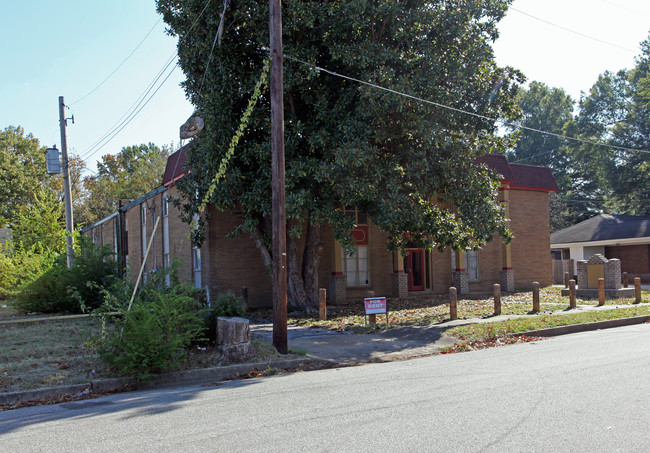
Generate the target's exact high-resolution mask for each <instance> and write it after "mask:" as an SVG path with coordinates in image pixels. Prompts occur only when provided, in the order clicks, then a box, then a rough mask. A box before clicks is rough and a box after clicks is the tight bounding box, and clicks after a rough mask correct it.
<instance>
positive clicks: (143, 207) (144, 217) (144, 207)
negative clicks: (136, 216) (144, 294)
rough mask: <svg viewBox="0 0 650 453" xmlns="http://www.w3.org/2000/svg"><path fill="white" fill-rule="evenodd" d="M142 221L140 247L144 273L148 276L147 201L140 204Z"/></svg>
mask: <svg viewBox="0 0 650 453" xmlns="http://www.w3.org/2000/svg"><path fill="white" fill-rule="evenodd" d="M140 223H141V231H142V234H141V236H142V237H141V241H140V243H141V245H140V248H141V249H142V262H144V263H145V264H144V266H143V273H142V275H144V276H145V277H146V275H147V264H146V262H145V259H144V256H145V254H146V253H147V204H146V203H142V204H141V205H140Z"/></svg>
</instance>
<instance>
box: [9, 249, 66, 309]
mask: <svg viewBox="0 0 650 453" xmlns="http://www.w3.org/2000/svg"><path fill="white" fill-rule="evenodd" d="M55 256H56V254H55V253H54V252H52V251H51V250H49V249H45V250H43V249H41V248H40V245H39V244H34V245H32V246H31V247H29V248H24V247H22V248H19V249H14V247H13V246H12V244H11V243H5V244H0V299H13V298H14V297H15V296H16V295H17V294H18V293H19V292H20V290H21V288H23V287H24V286H25V285H28V284H29V283H31V282H33V281H34V280H36V279H37V278H38V277H39V276H40V275H42V274H43V273H44V272H46V271H47V270H48V269H49V268H50V267H52V265H53V264H54V258H55ZM28 311H29V310H28Z"/></svg>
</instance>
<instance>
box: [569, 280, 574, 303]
mask: <svg viewBox="0 0 650 453" xmlns="http://www.w3.org/2000/svg"><path fill="white" fill-rule="evenodd" d="M569 308H576V281H575V280H573V279H571V280H569Z"/></svg>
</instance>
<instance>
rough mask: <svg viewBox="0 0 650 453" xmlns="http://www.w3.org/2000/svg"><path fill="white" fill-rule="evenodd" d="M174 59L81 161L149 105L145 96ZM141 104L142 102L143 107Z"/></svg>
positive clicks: (171, 57) (84, 153) (83, 155)
mask: <svg viewBox="0 0 650 453" xmlns="http://www.w3.org/2000/svg"><path fill="white" fill-rule="evenodd" d="M175 57H176V53H173V54H172V55H171V56H170V57H169V59H168V60H167V63H166V64H165V66H163V68H162V69H161V70H160V71H159V72H158V74H157V75H156V77H155V78H154V80H153V81H152V82H151V83H150V84H149V86H148V87H147V88H146V89H145V91H144V92H143V93H142V94H141V95H140V96H139V97H138V98H137V99H136V101H135V102H134V103H133V104H131V107H129V109H128V110H127V111H126V113H124V114H123V115H122V116H121V117H120V119H118V120H117V122H116V123H115V124H113V126H111V128H110V129H109V130H108V131H107V132H106V133H105V134H104V135H103V136H102V137H101V138H100V139H99V140H97V141H96V142H95V143H94V144H93V145H91V146H90V148H88V149H86V150H85V151H84V152H83V153H81V154H82V158H83V159H86V158H88V157H90V156H92V155H93V154H95V153H96V152H97V151H99V150H100V149H102V148H103V147H104V146H106V145H107V144H108V143H109V142H110V141H111V140H112V139H113V138H115V136H116V135H117V133H119V132H120V131H122V129H124V127H126V126H127V125H128V124H129V123H130V122H131V121H132V120H133V119H134V118H135V116H136V115H137V114H138V113H139V112H140V111H141V110H142V108H143V107H144V106H145V105H147V103H149V101H150V100H151V98H152V97H153V95H151V96H150V97H149V99H147V100H146V102H145V98H146V97H147V95H149V93H150V92H151V90H153V88H154V86H155V85H156V82H158V80H160V78H161V77H162V75H163V74H164V73H165V71H167V69H168V68H169V66H170V65H171V64H172V63H173V62H174V59H175ZM174 69H175V67H174V68H173V69H172V70H171V71H170V72H169V74H168V75H167V77H165V79H164V80H163V81H162V82H161V83H160V85H159V86H158V88H156V91H155V92H154V94H156V93H157V92H158V90H159V89H160V88H161V87H162V85H163V84H164V83H165V81H166V80H167V79H168V78H169V76H170V75H171V73H172V72H173V71H174ZM143 102H144V105H143ZM140 106H142V107H140ZM136 110H137V111H136ZM116 131H117V132H116Z"/></svg>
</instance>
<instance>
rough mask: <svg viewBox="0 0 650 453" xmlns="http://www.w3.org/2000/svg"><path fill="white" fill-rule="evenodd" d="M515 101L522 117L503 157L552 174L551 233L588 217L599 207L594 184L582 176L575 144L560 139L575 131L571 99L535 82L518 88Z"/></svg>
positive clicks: (584, 168)
mask: <svg viewBox="0 0 650 453" xmlns="http://www.w3.org/2000/svg"><path fill="white" fill-rule="evenodd" d="M517 100H518V102H519V106H520V107H521V111H522V116H521V118H519V120H518V121H516V122H515V123H514V125H513V127H512V128H511V129H512V130H513V131H517V132H516V136H517V143H516V145H515V146H514V147H513V148H512V149H511V150H509V151H508V153H507V156H508V158H509V160H510V161H511V162H520V163H524V164H529V165H541V166H544V167H548V168H549V169H551V171H552V172H553V175H554V176H555V179H556V181H557V183H558V186H559V189H560V190H559V191H558V192H557V193H555V194H552V195H551V197H550V205H551V206H550V208H551V210H550V214H551V215H550V225H551V231H555V230H558V229H562V228H566V227H568V226H570V225H573V224H575V223H577V222H580V221H582V220H585V219H586V218H588V217H590V216H592V215H593V214H594V213H595V212H596V211H597V208H598V207H599V206H600V203H598V204H597V205H596V204H595V203H596V202H594V201H593V198H594V195H595V194H597V192H598V190H597V187H596V181H594V180H593V179H592V178H586V177H585V175H586V173H585V172H586V170H587V168H586V165H585V163H584V162H583V160H582V159H578V158H577V156H576V152H575V150H576V148H579V146H578V145H577V144H576V142H574V141H568V140H567V139H565V138H562V137H561V136H562V135H569V136H573V135H574V134H575V133H576V130H577V126H576V121H575V119H574V112H573V110H574V102H573V100H572V99H571V97H570V96H569V95H568V94H566V92H565V91H564V90H563V89H562V88H552V87H549V86H547V85H546V84H544V83H542V82H537V81H533V82H531V83H530V84H529V86H528V88H526V89H524V88H522V89H521V90H520V91H519V95H518V96H517ZM519 126H523V127H525V128H526V129H525V128H520V127H519ZM538 131H545V132H550V133H551V134H548V133H542V132H538ZM552 134H555V135H552ZM596 196H598V195H596Z"/></svg>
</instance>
